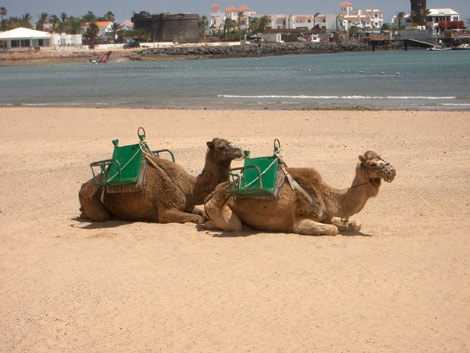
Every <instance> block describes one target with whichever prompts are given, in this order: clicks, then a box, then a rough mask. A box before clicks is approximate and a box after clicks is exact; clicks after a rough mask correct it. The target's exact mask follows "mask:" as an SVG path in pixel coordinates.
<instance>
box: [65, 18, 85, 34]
mask: <svg viewBox="0 0 470 353" xmlns="http://www.w3.org/2000/svg"><path fill="white" fill-rule="evenodd" d="M83 24H84V21H83V19H82V18H80V17H73V16H72V17H70V18H69V19H68V21H67V30H66V32H67V33H69V34H80V33H81V32H82V26H83Z"/></svg>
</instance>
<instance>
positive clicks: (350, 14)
mask: <svg viewBox="0 0 470 353" xmlns="http://www.w3.org/2000/svg"><path fill="white" fill-rule="evenodd" d="M340 8H341V9H340V13H339V15H338V30H340V31H348V30H349V29H350V28H351V27H358V28H370V29H381V28H382V25H383V24H384V19H383V12H382V11H380V10H357V9H354V8H353V6H352V4H351V3H349V2H347V1H345V2H343V3H342V4H341V5H340Z"/></svg>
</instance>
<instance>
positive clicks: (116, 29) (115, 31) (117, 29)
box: [109, 23, 124, 40]
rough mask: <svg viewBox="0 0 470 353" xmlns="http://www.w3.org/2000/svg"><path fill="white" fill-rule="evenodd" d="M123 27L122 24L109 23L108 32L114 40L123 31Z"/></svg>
mask: <svg viewBox="0 0 470 353" xmlns="http://www.w3.org/2000/svg"><path fill="white" fill-rule="evenodd" d="M123 27H124V26H123V25H121V24H119V23H113V24H112V25H111V27H110V31H109V34H110V35H111V36H112V37H113V39H114V40H116V39H117V38H118V37H119V36H120V35H121V33H122V32H123V30H122V28H123Z"/></svg>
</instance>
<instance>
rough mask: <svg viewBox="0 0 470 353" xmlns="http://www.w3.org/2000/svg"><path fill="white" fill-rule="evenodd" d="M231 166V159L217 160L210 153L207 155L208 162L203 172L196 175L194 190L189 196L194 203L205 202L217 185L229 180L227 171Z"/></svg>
mask: <svg viewBox="0 0 470 353" xmlns="http://www.w3.org/2000/svg"><path fill="white" fill-rule="evenodd" d="M229 168H230V161H224V162H222V163H221V162H215V161H214V160H212V158H211V156H210V155H207V156H206V164H205V165H204V169H203V170H202V172H201V174H199V175H198V176H197V177H196V183H195V185H194V190H193V192H192V193H191V195H190V196H189V198H190V200H191V202H193V204H195V205H198V204H201V203H203V202H204V199H205V198H206V197H207V195H209V194H210V193H211V192H212V191H213V190H214V189H215V187H216V186H217V185H218V184H220V183H221V182H223V181H226V180H227V171H228V169H229Z"/></svg>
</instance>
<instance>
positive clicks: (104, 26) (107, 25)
mask: <svg viewBox="0 0 470 353" xmlns="http://www.w3.org/2000/svg"><path fill="white" fill-rule="evenodd" d="M95 23H96V25H97V26H98V28H99V30H100V31H99V33H98V37H101V38H106V35H107V34H108V33H110V32H111V26H112V25H113V22H112V21H96V22H95ZM88 27H90V22H86V23H85V24H84V25H83V27H82V30H83V34H85V33H86V30H87V29H88Z"/></svg>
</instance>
